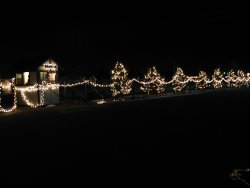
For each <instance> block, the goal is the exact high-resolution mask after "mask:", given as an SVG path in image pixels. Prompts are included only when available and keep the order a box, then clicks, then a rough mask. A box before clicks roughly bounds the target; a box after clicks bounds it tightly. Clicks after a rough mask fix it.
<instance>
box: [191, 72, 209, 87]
mask: <svg viewBox="0 0 250 188" xmlns="http://www.w3.org/2000/svg"><path fill="white" fill-rule="evenodd" d="M194 80H196V82H195V85H196V89H205V88H207V87H208V86H209V84H208V83H209V78H208V77H207V73H206V72H204V71H200V72H199V75H198V77H196V78H194Z"/></svg>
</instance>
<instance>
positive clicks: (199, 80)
mask: <svg viewBox="0 0 250 188" xmlns="http://www.w3.org/2000/svg"><path fill="white" fill-rule="evenodd" d="M111 74H112V75H111V79H112V83H111V84H99V83H96V79H95V78H93V79H90V80H83V81H80V82H76V83H71V84H51V83H46V82H43V83H42V84H35V85H33V86H19V87H17V86H15V85H14V80H15V79H12V83H11V87H12V88H13V91H14V105H13V107H12V108H10V109H3V108H2V106H1V102H2V101H1V100H2V99H1V94H2V90H3V84H2V83H1V82H0V112H11V111H13V110H15V109H16V107H17V106H16V104H17V98H16V92H20V93H21V96H22V98H23V100H24V101H25V103H26V104H27V105H28V106H31V107H33V108H37V107H39V106H43V105H44V93H45V91H47V90H56V89H59V88H60V87H63V88H71V87H77V86H82V85H89V86H92V87H100V88H110V89H111V92H112V95H113V96H117V95H118V96H121V95H126V94H129V93H130V92H131V85H132V84H133V82H137V83H139V84H141V89H142V90H143V91H144V92H146V93H149V94H150V93H153V92H155V93H160V92H162V91H164V90H165V87H166V86H167V85H171V86H172V87H173V90H174V91H175V92H177V91H182V90H183V89H185V88H187V87H188V84H189V83H192V82H193V83H195V85H196V89H205V88H207V87H208V86H210V85H212V86H213V87H214V88H215V89H217V88H221V87H223V83H226V85H227V87H243V86H246V87H249V84H250V73H244V72H243V71H242V70H238V71H237V74H235V72H234V71H233V70H230V71H229V72H228V73H227V74H226V76H225V77H223V74H222V73H221V71H220V69H219V68H218V69H215V70H214V73H213V75H212V79H211V80H210V79H209V78H208V76H207V74H206V72H204V71H200V72H199V74H198V76H186V75H185V74H184V72H183V70H182V69H181V68H177V71H176V73H175V75H174V76H173V77H172V79H171V80H170V81H165V80H164V78H161V76H160V74H159V73H158V72H157V70H156V69H155V67H153V68H151V69H150V70H149V71H148V73H147V74H146V75H145V76H144V79H143V80H142V81H140V80H138V79H135V78H134V79H131V80H129V79H128V72H127V70H126V69H125V67H124V65H123V64H121V63H120V62H117V63H116V65H115V68H114V69H113V70H112V72H111ZM37 91H41V95H40V103H39V104H32V103H31V101H30V100H29V99H28V97H27V95H26V93H31V92H37ZM99 102H100V104H101V103H102V102H103V101H99ZM98 104H99V103H98Z"/></svg>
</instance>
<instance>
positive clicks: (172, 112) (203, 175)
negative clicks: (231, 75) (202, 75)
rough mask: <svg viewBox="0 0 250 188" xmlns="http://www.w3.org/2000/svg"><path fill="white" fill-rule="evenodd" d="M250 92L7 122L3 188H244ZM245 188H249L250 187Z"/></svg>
mask: <svg viewBox="0 0 250 188" xmlns="http://www.w3.org/2000/svg"><path fill="white" fill-rule="evenodd" d="M249 96H250V89H249V88H242V89H228V90H217V91H213V92H208V93H205V94H201V95H191V96H180V97H173V98H160V99H152V100H138V101H125V102H120V103H111V104H103V105H94V104H84V103H81V104H65V105H59V106H57V107H54V108H41V109H37V110H33V109H30V108H19V109H18V110H17V112H16V113H10V114H1V115H0V145H1V147H0V148H1V150H0V160H1V167H0V171H1V172H2V176H1V184H3V183H7V184H10V185H11V184H16V185H19V186H20V185H22V184H34V185H38V184H39V185H41V184H42V185H46V186H47V185H57V186H62V185H66V186H76V185H78V184H79V185H80V186H85V187H240V186H241V185H239V184H237V183H236V182H234V181H232V180H230V178H229V173H230V172H232V170H234V169H236V168H248V167H250V153H249V141H250V137H249V123H248V121H249V115H250V100H249ZM243 187H244V186H243Z"/></svg>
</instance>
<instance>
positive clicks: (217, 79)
mask: <svg viewBox="0 0 250 188" xmlns="http://www.w3.org/2000/svg"><path fill="white" fill-rule="evenodd" d="M212 78H213V86H214V88H215V89H218V88H222V81H223V75H222V73H221V71H220V69H219V68H218V69H215V70H214V74H213V75H212Z"/></svg>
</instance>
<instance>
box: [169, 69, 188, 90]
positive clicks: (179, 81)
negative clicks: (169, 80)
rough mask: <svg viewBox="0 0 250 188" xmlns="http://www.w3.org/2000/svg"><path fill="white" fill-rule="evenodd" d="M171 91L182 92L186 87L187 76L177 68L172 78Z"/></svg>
mask: <svg viewBox="0 0 250 188" xmlns="http://www.w3.org/2000/svg"><path fill="white" fill-rule="evenodd" d="M172 85H173V90H174V91H175V92H177V91H182V90H183V89H184V88H185V87H186V86H187V76H186V75H185V74H184V73H183V70H182V69H181V68H179V67H178V68H177V70H176V73H175V75H174V76H173V84H172Z"/></svg>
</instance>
